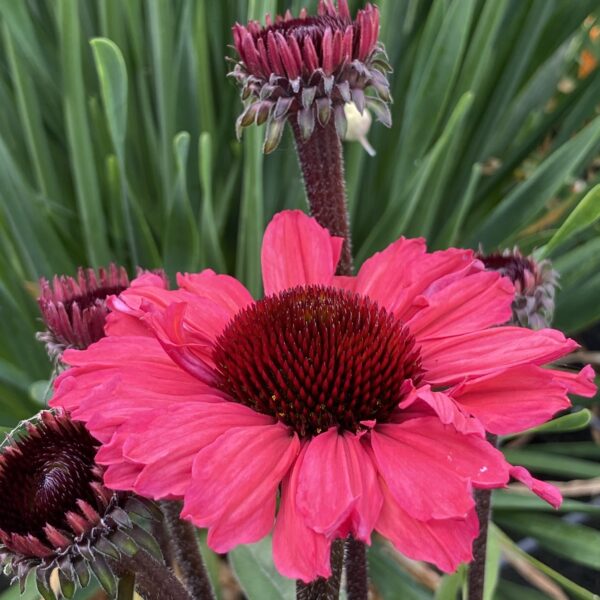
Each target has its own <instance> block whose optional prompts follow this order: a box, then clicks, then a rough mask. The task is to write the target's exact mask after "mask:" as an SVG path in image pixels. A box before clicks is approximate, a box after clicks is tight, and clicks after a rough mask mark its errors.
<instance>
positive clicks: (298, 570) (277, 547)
mask: <svg viewBox="0 0 600 600" xmlns="http://www.w3.org/2000/svg"><path fill="white" fill-rule="evenodd" d="M306 448H307V445H305V446H304V447H303V448H302V450H300V454H299V455H298V458H297V459H296V462H295V463H294V465H293V466H292V468H291V469H290V471H289V472H288V474H287V475H286V476H285V478H284V479H283V482H282V484H281V502H280V504H279V512H278V513H277V520H276V522H275V531H274V532H273V561H274V563H275V567H277V570H278V571H279V572H280V573H281V574H282V575H283V576H285V577H289V578H290V579H301V580H302V581H305V582H309V581H313V580H314V579H316V578H317V577H329V576H330V575H331V565H330V561H329V551H330V547H331V541H330V540H328V539H327V538H326V537H325V536H324V535H321V534H319V533H315V532H314V531H313V530H312V529H311V528H310V527H307V525H306V523H305V520H304V518H303V517H302V516H301V515H300V514H299V512H298V508H297V502H296V497H297V494H298V474H299V473H300V469H301V468H302V463H303V460H304V455H305V454H306Z"/></svg>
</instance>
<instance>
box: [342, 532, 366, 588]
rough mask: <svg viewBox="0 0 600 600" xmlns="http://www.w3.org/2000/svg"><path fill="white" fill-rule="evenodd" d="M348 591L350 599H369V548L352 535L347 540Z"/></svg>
mask: <svg viewBox="0 0 600 600" xmlns="http://www.w3.org/2000/svg"><path fill="white" fill-rule="evenodd" d="M344 562H345V564H346V593H347V596H348V600H367V597H368V595H369V577H368V573H367V548H366V546H365V544H364V543H363V542H360V541H359V540H355V539H354V538H353V537H352V536H351V535H350V536H348V539H347V540H346V554H345V560H344Z"/></svg>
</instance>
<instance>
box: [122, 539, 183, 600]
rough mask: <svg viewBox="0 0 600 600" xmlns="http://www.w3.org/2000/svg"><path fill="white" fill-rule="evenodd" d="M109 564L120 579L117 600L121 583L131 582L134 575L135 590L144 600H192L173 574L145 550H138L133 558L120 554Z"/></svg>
mask: <svg viewBox="0 0 600 600" xmlns="http://www.w3.org/2000/svg"><path fill="white" fill-rule="evenodd" d="M110 562H111V567H112V571H113V572H114V573H115V575H117V576H118V577H119V578H120V579H121V581H120V582H119V596H118V597H119V599H120V598H121V595H120V594H121V582H122V581H123V579H126V578H132V580H133V576H134V575H133V574H135V589H136V590H137V592H138V593H139V595H140V596H141V597H142V598H144V600H193V599H192V597H191V596H190V594H189V592H188V591H187V590H186V589H185V587H184V586H183V584H182V583H181V581H179V579H177V577H175V575H174V574H173V572H172V571H171V570H170V569H169V568H168V567H167V566H166V565H164V564H162V563H160V562H158V561H157V560H156V559H155V558H153V557H152V556H150V554H148V553H147V552H146V551H145V550H138V551H137V552H136V553H135V554H134V555H133V556H127V555H125V554H121V557H120V558H119V560H111V561H110ZM123 585H124V586H125V584H123ZM123 598H124V599H125V598H126V596H123Z"/></svg>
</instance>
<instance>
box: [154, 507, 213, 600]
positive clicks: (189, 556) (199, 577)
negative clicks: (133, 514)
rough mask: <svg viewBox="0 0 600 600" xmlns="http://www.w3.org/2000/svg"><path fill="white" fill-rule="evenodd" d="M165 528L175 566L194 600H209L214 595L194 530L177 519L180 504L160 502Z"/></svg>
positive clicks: (185, 522) (189, 524)
mask: <svg viewBox="0 0 600 600" xmlns="http://www.w3.org/2000/svg"><path fill="white" fill-rule="evenodd" d="M160 506H161V510H162V512H163V514H164V516H165V527H166V529H167V533H168V534H169V541H170V544H171V548H172V550H173V555H174V559H175V562H176V564H177V566H178V567H179V569H180V571H181V575H182V578H183V580H184V582H185V585H186V587H187V589H188V591H189V592H190V594H191V596H192V598H193V599H194V600H211V599H214V597H215V595H214V593H213V590H212V586H211V584H210V579H209V577H208V573H207V572H206V567H205V565H204V560H203V559H202V555H201V554H200V548H199V546H198V540H197V539H196V529H195V527H194V526H193V525H192V524H191V523H188V522H187V521H183V520H182V519H180V518H179V514H180V512H181V502H169V501H165V502H161V503H160Z"/></svg>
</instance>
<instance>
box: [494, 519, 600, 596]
mask: <svg viewBox="0 0 600 600" xmlns="http://www.w3.org/2000/svg"><path fill="white" fill-rule="evenodd" d="M490 528H493V529H495V530H496V531H497V536H498V539H499V540H500V542H501V544H503V545H506V546H507V547H509V548H510V549H511V550H512V551H514V552H516V553H517V554H519V556H521V557H523V558H524V559H525V560H526V561H527V562H529V563H531V564H532V565H533V566H534V567H536V568H538V569H539V570H540V571H542V573H544V574H545V575H548V577H550V578H551V579H553V580H554V581H556V583H558V584H559V585H560V586H561V587H562V588H564V589H565V590H566V591H567V592H569V594H570V595H571V597H572V598H574V599H577V600H600V596H598V595H596V594H594V593H592V592H590V591H589V590H586V589H585V588H583V587H581V586H580V585H578V584H576V583H575V582H573V581H571V580H570V579H568V578H567V577H565V576H564V575H561V574H560V573H558V572H557V571H555V570H554V569H552V568H551V567H549V566H548V565H545V564H544V563H543V562H541V561H539V560H537V558H534V557H533V556H531V555H529V554H527V552H524V551H523V550H521V548H519V546H517V545H516V544H515V543H514V542H513V541H512V540H511V539H510V538H509V537H508V536H507V535H506V534H505V533H504V532H502V531H501V530H500V529H498V528H497V527H496V526H495V525H494V524H493V523H490Z"/></svg>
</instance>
